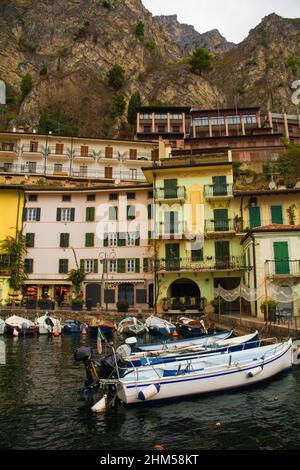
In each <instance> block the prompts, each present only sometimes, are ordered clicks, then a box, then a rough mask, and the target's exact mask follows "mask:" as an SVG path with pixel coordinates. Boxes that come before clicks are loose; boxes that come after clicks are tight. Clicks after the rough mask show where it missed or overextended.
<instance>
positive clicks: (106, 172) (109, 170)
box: [104, 166, 113, 179]
mask: <svg viewBox="0 0 300 470" xmlns="http://www.w3.org/2000/svg"><path fill="white" fill-rule="evenodd" d="M112 175H113V172H112V167H111V166H106V167H105V168H104V178H109V179H112Z"/></svg>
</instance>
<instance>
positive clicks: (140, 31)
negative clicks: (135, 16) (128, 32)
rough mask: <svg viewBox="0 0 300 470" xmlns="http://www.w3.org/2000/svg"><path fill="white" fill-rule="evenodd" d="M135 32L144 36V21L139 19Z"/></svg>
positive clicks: (140, 36) (138, 35)
mask: <svg viewBox="0 0 300 470" xmlns="http://www.w3.org/2000/svg"><path fill="white" fill-rule="evenodd" d="M135 34H136V36H137V37H138V38H142V37H144V34H145V25H144V23H143V22H142V21H139V22H138V24H137V25H136V27H135Z"/></svg>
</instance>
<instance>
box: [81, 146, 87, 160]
mask: <svg viewBox="0 0 300 470" xmlns="http://www.w3.org/2000/svg"><path fill="white" fill-rule="evenodd" d="M80 156H81V157H88V156H89V147H88V145H82V146H81V147H80Z"/></svg>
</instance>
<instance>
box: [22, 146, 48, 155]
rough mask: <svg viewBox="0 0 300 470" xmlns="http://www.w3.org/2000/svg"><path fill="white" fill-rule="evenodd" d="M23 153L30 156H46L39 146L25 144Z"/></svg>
mask: <svg viewBox="0 0 300 470" xmlns="http://www.w3.org/2000/svg"><path fill="white" fill-rule="evenodd" d="M22 155H23V156H24V157H28V158H44V155H43V153H42V151H41V147H39V146H31V145H24V146H23V147H22Z"/></svg>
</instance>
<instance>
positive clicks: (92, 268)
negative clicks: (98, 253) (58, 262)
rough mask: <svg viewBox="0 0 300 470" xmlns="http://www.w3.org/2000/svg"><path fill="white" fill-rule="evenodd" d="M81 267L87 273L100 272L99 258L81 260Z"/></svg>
mask: <svg viewBox="0 0 300 470" xmlns="http://www.w3.org/2000/svg"><path fill="white" fill-rule="evenodd" d="M80 265H81V267H82V268H83V269H84V271H85V272H87V273H97V272H98V260H97V259H85V260H81V262H80Z"/></svg>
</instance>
